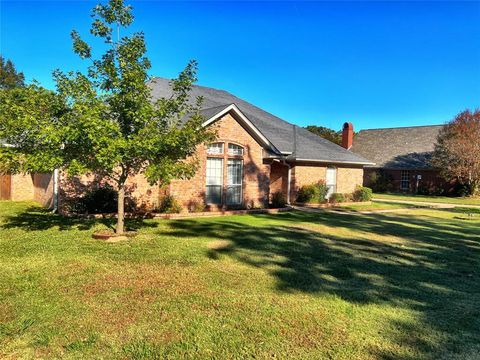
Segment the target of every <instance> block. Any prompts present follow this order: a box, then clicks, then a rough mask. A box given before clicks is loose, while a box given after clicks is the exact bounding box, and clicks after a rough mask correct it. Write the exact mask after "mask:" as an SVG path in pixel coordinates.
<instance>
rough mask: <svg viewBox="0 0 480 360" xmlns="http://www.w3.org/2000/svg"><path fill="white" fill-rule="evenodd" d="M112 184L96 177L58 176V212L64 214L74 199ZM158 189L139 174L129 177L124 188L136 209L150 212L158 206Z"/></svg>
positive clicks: (90, 175) (61, 174)
mask: <svg viewBox="0 0 480 360" xmlns="http://www.w3.org/2000/svg"><path fill="white" fill-rule="evenodd" d="M107 183H108V184H110V185H112V186H114V184H113V183H112V182H111V181H109V180H108V179H105V178H102V177H100V176H98V175H92V174H89V175H82V176H76V177H73V178H72V177H68V176H67V174H66V173H64V172H60V174H59V201H58V203H59V204H58V206H59V211H60V212H61V213H64V212H66V211H68V207H69V205H70V204H71V202H72V201H75V199H76V198H78V197H82V196H84V195H85V194H86V193H87V192H88V191H91V190H93V189H95V188H98V187H101V186H104V185H105V184H107ZM158 194H159V187H158V186H155V185H154V186H151V185H150V184H149V183H148V182H147V179H146V178H145V176H143V175H141V174H139V175H136V176H133V177H129V178H128V181H127V183H126V186H125V195H126V197H127V198H128V199H131V200H133V202H134V203H135V204H136V206H137V208H138V209H142V210H151V209H154V208H156V207H157V206H158V198H159V196H158Z"/></svg>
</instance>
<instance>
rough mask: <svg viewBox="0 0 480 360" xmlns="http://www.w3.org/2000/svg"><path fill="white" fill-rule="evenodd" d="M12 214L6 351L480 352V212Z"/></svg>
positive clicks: (396, 355)
mask: <svg viewBox="0 0 480 360" xmlns="http://www.w3.org/2000/svg"><path fill="white" fill-rule="evenodd" d="M472 213H473V211H472ZM0 221H1V223H0V274H1V276H0V358H21V359H29V358H62V359H69V358H72V359H90V358H105V359H110V358H116V359H125V358H127V359H155V358H158V359H163V358H181V359H183V358H193V359H210V358H213V359H243V358H256V359H286V358H298V359H412V360H413V359H415V360H416V359H452V358H453V359H478V358H480V341H479V339H480V307H479V304H480V270H479V269H480V211H477V212H476V214H474V215H473V216H469V215H468V214H467V213H466V211H464V210H462V209H453V210H428V209H425V210H424V209H422V210H406V211H404V212H402V213H397V214H393V213H385V214H374V215H359V214H356V213H353V214H349V213H346V214H335V213H327V212H324V213H300V212H290V213H281V214H277V215H252V216H230V217H222V218H205V219H200V220H176V221H175V220H171V221H166V220H159V221H154V220H147V221H144V222H140V221H139V222H133V223H132V222H130V223H129V226H130V227H131V228H136V229H138V230H139V235H138V236H137V237H136V238H135V239H134V240H130V241H128V242H122V243H105V242H102V241H99V240H93V239H92V238H91V233H92V231H93V230H94V229H98V228H105V227H106V226H111V223H110V222H109V221H107V220H104V221H93V220H91V221H86V220H76V219H62V218H60V217H58V216H56V215H52V214H49V213H48V212H45V211H43V210H41V209H39V208H38V207H34V206H33V204H29V203H10V202H0Z"/></svg>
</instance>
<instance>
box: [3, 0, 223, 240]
mask: <svg viewBox="0 0 480 360" xmlns="http://www.w3.org/2000/svg"><path fill="white" fill-rule="evenodd" d="M92 18H93V21H92V26H91V29H90V33H91V34H92V35H93V36H95V37H98V38H100V39H103V41H104V43H105V44H106V45H105V46H106V50H105V52H104V54H103V55H102V56H100V57H99V58H96V59H94V58H93V56H92V53H93V51H92V47H91V46H90V45H89V44H88V43H87V42H85V41H84V40H83V39H82V38H81V37H80V35H79V34H78V33H77V32H76V31H72V33H71V36H72V39H73V49H74V51H75V53H77V54H78V55H79V56H80V57H81V58H82V59H88V60H89V61H91V64H90V66H89V68H88V72H87V73H86V74H83V73H81V72H70V73H68V74H65V73H63V72H61V71H59V70H56V71H55V72H54V78H55V80H56V84H57V91H56V93H51V92H48V91H46V90H44V89H41V88H39V87H36V86H31V87H28V88H27V89H25V90H24V92H23V93H21V94H20V95H19V94H17V96H20V97H21V99H22V101H23V103H19V102H17V101H14V100H12V97H13V96H14V95H13V94H7V95H4V96H5V97H6V98H9V99H10V100H9V104H10V106H8V105H7V106H1V107H0V117H1V115H2V113H3V114H5V115H6V116H5V119H4V118H2V119H1V120H0V121H1V122H2V123H3V125H2V126H0V137H3V138H5V139H6V140H7V142H9V143H11V144H13V145H15V147H11V148H8V149H7V150H5V149H4V150H1V151H3V157H4V158H8V159H9V163H10V164H11V166H12V168H16V169H22V170H28V171H48V170H51V169H52V168H54V167H61V168H64V169H65V170H66V171H67V172H68V173H69V174H70V175H78V174H84V173H95V174H101V175H104V176H106V177H107V178H108V179H109V182H110V183H112V184H113V185H114V187H115V190H116V191H117V193H118V220H117V226H116V232H117V233H118V234H121V233H123V232H124V203H125V185H126V182H127V181H128V179H129V177H131V176H134V175H135V174H138V173H143V174H145V176H146V178H147V179H148V181H149V182H150V183H151V184H152V185H153V184H167V183H169V182H170V181H171V180H172V179H174V178H190V177H192V176H193V175H194V174H195V171H196V168H197V163H198V162H197V160H196V158H195V152H196V148H197V146H198V145H199V144H201V143H203V142H205V141H210V140H213V138H214V135H215V134H214V132H213V130H212V129H211V128H210V129H208V128H205V127H202V122H203V118H202V116H201V115H200V112H199V108H200V105H201V99H197V101H196V103H195V104H193V105H192V104H190V102H189V91H190V89H191V86H192V84H193V82H194V81H196V71H197V65H196V62H195V61H191V62H189V64H188V65H187V66H186V68H185V69H184V70H183V71H182V72H181V73H180V75H179V76H178V78H177V79H175V80H173V81H172V83H171V86H172V92H173V95H172V96H171V97H170V98H168V99H164V98H162V99H159V100H158V101H152V98H151V90H150V88H149V86H148V84H147V81H148V80H149V76H148V74H147V71H148V70H149V68H150V61H149V60H148V58H147V57H146V56H145V53H146V45H145V41H144V35H143V33H132V34H130V35H129V36H123V37H120V36H119V35H118V34H119V33H120V31H122V32H123V31H124V29H126V28H128V26H129V25H130V24H131V23H132V22H133V14H132V9H131V7H130V6H126V5H124V3H123V0H110V1H109V2H108V3H107V4H106V5H97V6H96V7H95V8H94V9H93V14H92ZM42 108H43V110H40V109H42ZM41 111H43V113H42V115H43V116H40V112H41ZM185 119H187V120H185ZM16 122H18V124H16Z"/></svg>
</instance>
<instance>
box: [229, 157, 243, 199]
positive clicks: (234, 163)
mask: <svg viewBox="0 0 480 360" xmlns="http://www.w3.org/2000/svg"><path fill="white" fill-rule="evenodd" d="M242 179H243V160H240V159H228V166H227V204H228V205H239V204H241V203H242Z"/></svg>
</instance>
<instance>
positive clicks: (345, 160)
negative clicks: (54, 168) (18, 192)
mask: <svg viewBox="0 0 480 360" xmlns="http://www.w3.org/2000/svg"><path fill="white" fill-rule="evenodd" d="M149 86H150V87H151V89H152V96H153V98H154V99H157V98H161V97H169V96H170V95H171V88H170V82H169V80H168V79H163V78H154V79H153V80H151V81H150V83H149ZM191 96H192V100H193V99H195V98H196V97H198V96H202V97H203V110H202V115H203V116H204V118H205V122H204V126H215V127H216V129H217V134H218V135H217V140H216V141H215V142H214V143H212V144H203V145H201V146H199V147H198V153H197V157H198V159H199V163H200V164H199V168H198V170H197V172H196V175H195V176H194V177H193V178H192V179H190V180H174V181H173V182H172V183H171V184H170V185H168V186H167V187H164V188H160V187H158V186H150V185H149V184H148V182H147V181H146V179H145V177H144V176H142V175H137V176H135V177H131V178H129V180H128V182H127V194H128V196H129V197H130V198H131V199H133V200H134V201H135V203H136V204H137V206H140V207H142V208H144V209H153V208H155V207H157V206H158V204H159V202H160V201H161V199H162V197H164V196H165V195H172V196H174V197H175V198H176V199H177V200H178V201H179V203H180V204H181V205H182V207H183V208H184V210H187V209H189V208H191V207H192V206H193V205H194V204H197V203H201V204H205V205H207V206H208V208H211V209H218V208H250V207H266V206H268V203H269V201H270V199H271V195H272V194H273V193H275V192H282V193H283V194H284V196H285V199H286V200H287V201H288V202H293V201H294V200H295V197H296V194H297V192H298V189H299V188H300V187H301V186H302V185H305V184H312V183H316V182H319V181H325V182H326V183H327V185H328V186H329V192H330V193H333V192H341V193H351V192H353V191H354V190H355V187H356V186H357V185H362V183H363V168H364V166H365V165H369V164H370V165H371V164H372V163H371V162H370V161H369V160H366V159H365V158H363V157H361V156H359V155H357V154H354V153H352V152H351V151H347V150H346V149H344V148H342V147H341V146H338V145H336V144H334V143H332V142H330V141H328V140H325V139H323V138H320V137H318V136H316V135H314V134H312V133H310V132H309V131H307V130H305V129H303V128H300V127H298V126H296V125H293V124H291V123H288V122H286V121H284V120H282V119H280V118H278V117H276V116H274V115H272V114H270V113H268V112H266V111H264V110H262V109H260V108H258V107H256V106H254V105H252V104H249V103H248V102H246V101H244V100H242V99H239V98H237V97H235V96H233V95H231V94H229V93H228V92H225V91H222V90H216V89H212V88H208V87H203V86H194V87H193V89H192V92H191ZM53 180H54V181H53V182H54V183H55V184H56V185H55V187H54V188H53V193H55V194H58V197H56V201H55V204H58V206H59V208H60V210H62V208H63V205H65V204H68V202H69V201H70V200H71V199H75V198H76V197H78V196H79V194H80V195H81V194H82V193H85V191H86V190H87V189H88V188H91V187H94V186H98V185H99V184H101V183H102V182H103V180H102V179H100V178H98V177H97V176H95V175H89V176H82V177H77V178H74V179H69V178H67V177H66V176H65V175H64V174H63V173H58V172H57V173H56V175H54V176H53Z"/></svg>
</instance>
